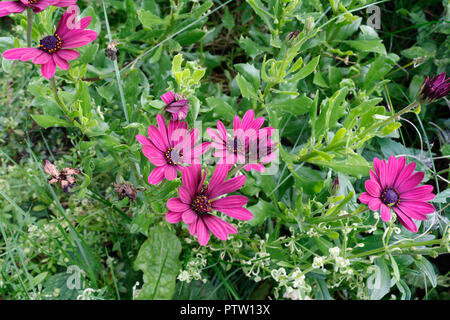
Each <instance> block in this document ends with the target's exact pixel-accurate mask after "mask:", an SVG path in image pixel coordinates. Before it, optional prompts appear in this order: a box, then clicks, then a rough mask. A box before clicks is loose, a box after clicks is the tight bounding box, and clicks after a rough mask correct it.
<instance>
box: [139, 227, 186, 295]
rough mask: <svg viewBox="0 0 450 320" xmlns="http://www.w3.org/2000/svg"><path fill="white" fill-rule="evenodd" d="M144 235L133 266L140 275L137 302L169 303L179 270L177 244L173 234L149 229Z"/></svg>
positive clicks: (161, 228)
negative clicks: (142, 275)
mask: <svg viewBox="0 0 450 320" xmlns="http://www.w3.org/2000/svg"><path fill="white" fill-rule="evenodd" d="M148 235H149V238H148V239H147V240H146V241H145V242H144V243H143V245H142V246H141V248H140V249H139V253H138V256H137V258H136V261H135V263H134V267H135V269H136V270H141V271H142V272H143V274H144V285H143V286H142V291H141V293H140V294H139V296H138V299H152V300H167V299H171V298H172V296H173V294H174V291H175V280H176V277H177V275H178V272H179V270H180V266H181V264H180V260H179V258H178V256H179V255H180V252H181V243H180V241H179V240H178V238H177V237H176V236H175V234H174V233H173V232H171V231H169V230H168V229H166V228H164V227H161V226H156V227H153V228H151V229H150V230H149V232H148Z"/></svg>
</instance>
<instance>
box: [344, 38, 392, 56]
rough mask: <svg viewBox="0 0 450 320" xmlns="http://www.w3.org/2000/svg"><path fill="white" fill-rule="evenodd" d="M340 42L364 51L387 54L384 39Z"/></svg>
mask: <svg viewBox="0 0 450 320" xmlns="http://www.w3.org/2000/svg"><path fill="white" fill-rule="evenodd" d="M339 42H343V43H346V44H348V45H349V46H350V47H352V48H355V49H358V50H360V51H363V52H375V53H379V54H382V55H385V54H386V48H385V47H384V44H383V40H379V39H373V40H344V41H339Z"/></svg>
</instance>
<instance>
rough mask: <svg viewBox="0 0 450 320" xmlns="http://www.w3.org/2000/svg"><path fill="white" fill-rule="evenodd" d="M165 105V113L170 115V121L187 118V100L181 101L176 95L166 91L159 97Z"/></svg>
mask: <svg viewBox="0 0 450 320" xmlns="http://www.w3.org/2000/svg"><path fill="white" fill-rule="evenodd" d="M161 100H162V101H164V103H165V104H166V111H167V112H169V113H171V114H172V120H183V119H185V118H186V116H187V112H188V109H189V100H186V99H182V98H181V96H180V95H179V94H178V93H173V92H172V91H168V92H166V93H164V94H163V95H162V96H161Z"/></svg>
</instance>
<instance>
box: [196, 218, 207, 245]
mask: <svg viewBox="0 0 450 320" xmlns="http://www.w3.org/2000/svg"><path fill="white" fill-rule="evenodd" d="M197 239H198V243H199V244H200V245H201V246H206V245H207V244H208V242H209V229H208V227H207V226H206V225H205V223H204V222H203V219H202V218H200V219H198V220H197Z"/></svg>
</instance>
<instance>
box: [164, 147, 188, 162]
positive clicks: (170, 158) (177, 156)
mask: <svg viewBox="0 0 450 320" xmlns="http://www.w3.org/2000/svg"><path fill="white" fill-rule="evenodd" d="M172 151H173V148H169V149H167V151H166V152H165V153H164V159H166V162H167V164H169V165H171V166H174V165H177V164H179V163H181V162H182V160H183V153H182V152H179V153H178V152H172Z"/></svg>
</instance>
